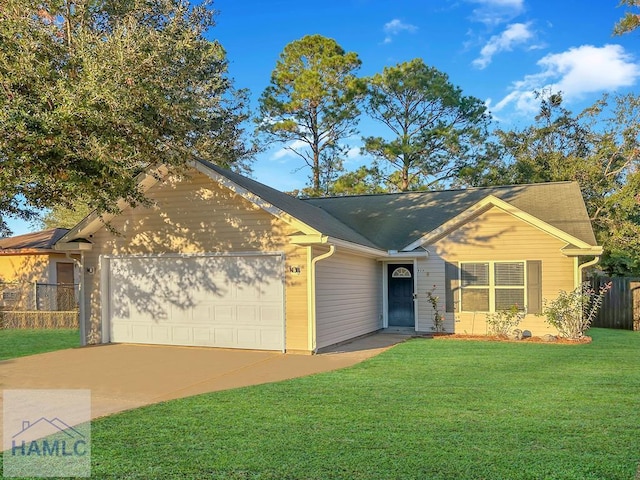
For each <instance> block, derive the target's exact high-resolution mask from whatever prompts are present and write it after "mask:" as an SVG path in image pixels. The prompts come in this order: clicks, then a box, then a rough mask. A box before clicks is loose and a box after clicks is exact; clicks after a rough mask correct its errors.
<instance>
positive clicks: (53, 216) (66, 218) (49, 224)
mask: <svg viewBox="0 0 640 480" xmlns="http://www.w3.org/2000/svg"><path fill="white" fill-rule="evenodd" d="M89 213H91V208H90V207H89V206H88V205H87V204H85V203H80V202H76V203H75V204H74V205H73V206H72V207H65V206H63V205H56V206H54V207H53V208H52V209H51V210H49V211H48V212H47V213H45V214H44V215H43V216H42V217H40V218H39V219H38V221H37V224H38V227H39V228H40V229H42V230H48V229H50V228H73V227H75V226H76V225H77V224H78V223H80V221H82V220H83V219H84V217H86V216H87V215H89Z"/></svg>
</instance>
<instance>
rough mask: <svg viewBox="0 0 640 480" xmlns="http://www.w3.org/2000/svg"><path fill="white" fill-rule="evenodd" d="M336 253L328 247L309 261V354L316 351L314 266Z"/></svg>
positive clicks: (332, 246) (333, 248) (331, 247)
mask: <svg viewBox="0 0 640 480" xmlns="http://www.w3.org/2000/svg"><path fill="white" fill-rule="evenodd" d="M335 251H336V247H335V245H329V251H328V252H327V253H323V254H322V255H318V256H317V257H315V258H314V259H313V260H311V277H310V278H309V283H310V284H311V289H310V290H311V298H310V299H309V300H310V302H309V303H310V310H311V312H310V313H311V315H310V318H311V322H310V323H311V325H309V327H310V330H311V345H310V346H311V352H312V353H316V352H317V350H318V347H317V338H316V264H317V263H318V262H319V261H320V260H324V259H325V258H329V257H330V256H331V255H333V254H334V253H335Z"/></svg>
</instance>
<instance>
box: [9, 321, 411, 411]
mask: <svg viewBox="0 0 640 480" xmlns="http://www.w3.org/2000/svg"><path fill="white" fill-rule="evenodd" d="M407 338H408V336H407V335H398V334H375V335H371V336H368V337H364V338H360V339H357V340H354V341H353V342H351V343H348V344H345V345H342V346H340V347H336V348H332V349H331V350H330V351H328V352H326V353H322V354H320V355H313V356H305V355H287V354H283V353H278V352H263V351H249V350H230V349H221V348H199V347H170V346H153V345H130V344H110V345H100V346H91V347H83V348H74V349H68V350H59V351H56V352H51V353H43V354H40V355H33V356H30V357H22V358H16V359H11V360H5V361H2V362H0V403H1V401H2V390H4V389H49V388H52V389H76V388H81V389H89V390H91V408H92V418H97V417H102V416H105V415H110V414H112V413H116V412H120V411H123V410H128V409H131V408H136V407H140V406H142V405H148V404H151V403H157V402H161V401H164V400H171V399H175V398H181V397H188V396H191V395H197V394H200V393H205V392H213V391H216V390H225V389H229V388H236V387H243V386H247V385H257V384H260V383H267V382H276V381H280V380H285V379H289V378H295V377H302V376H305V375H311V374H314V373H319V372H326V371H330V370H336V369H338V368H343V367H348V366H351V365H354V364H356V363H358V362H361V361H362V360H365V359H367V358H370V357H372V356H374V355H377V354H378V353H380V352H382V351H384V350H386V349H387V348H389V347H391V346H393V345H395V344H396V343H399V342H401V341H404V340H405V339H407ZM0 411H1V409H0Z"/></svg>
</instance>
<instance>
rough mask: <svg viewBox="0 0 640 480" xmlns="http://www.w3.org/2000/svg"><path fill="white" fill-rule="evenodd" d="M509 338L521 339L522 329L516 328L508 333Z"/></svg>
mask: <svg viewBox="0 0 640 480" xmlns="http://www.w3.org/2000/svg"><path fill="white" fill-rule="evenodd" d="M509 340H522V330H520V329H519V328H516V329H515V330H514V331H512V332H511V333H510V334H509Z"/></svg>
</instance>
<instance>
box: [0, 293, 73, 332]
mask: <svg viewBox="0 0 640 480" xmlns="http://www.w3.org/2000/svg"><path fill="white" fill-rule="evenodd" d="M78 301H79V289H78V285H76V284H49V283H0V328H77V327H78V316H79V308H78V305H79V304H78Z"/></svg>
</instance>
